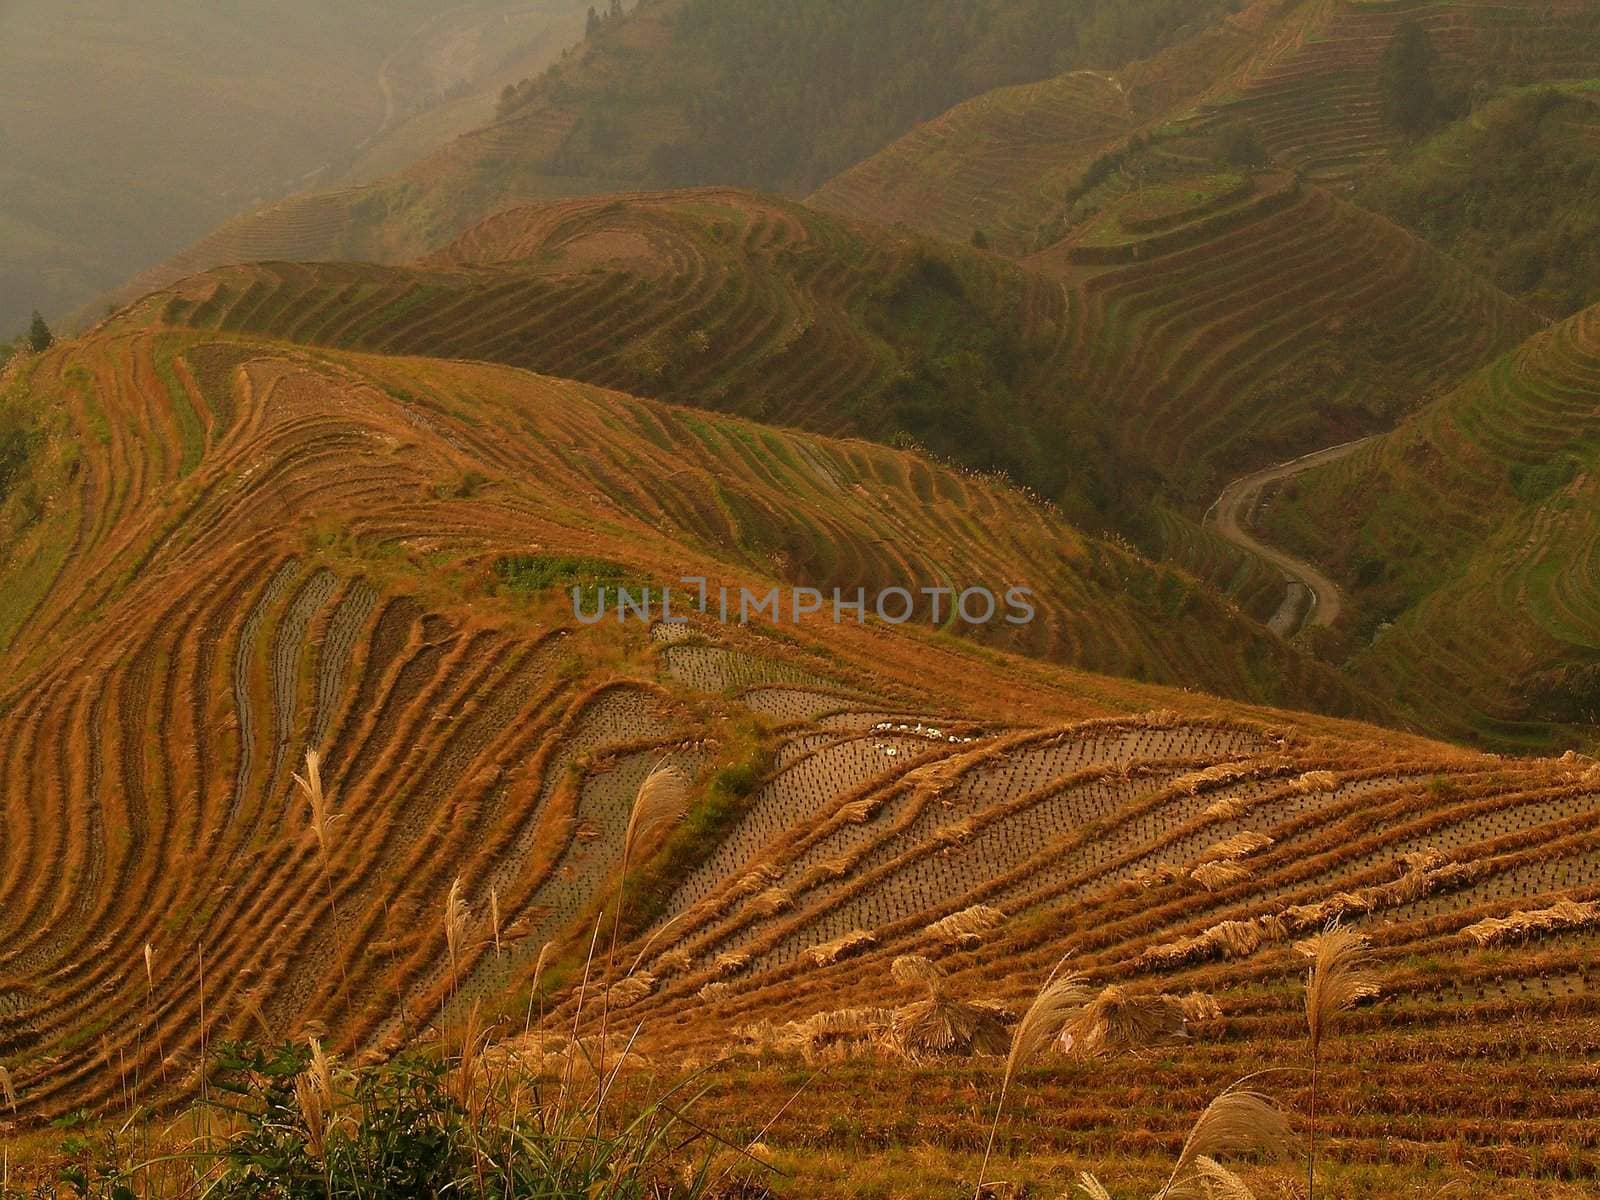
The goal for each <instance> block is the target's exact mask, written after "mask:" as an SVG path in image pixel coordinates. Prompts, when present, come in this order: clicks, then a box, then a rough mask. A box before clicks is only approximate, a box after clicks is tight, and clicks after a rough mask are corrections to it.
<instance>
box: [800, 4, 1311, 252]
mask: <svg viewBox="0 0 1600 1200" xmlns="http://www.w3.org/2000/svg"><path fill="white" fill-rule="evenodd" d="M1284 7H1285V6H1284V5H1282V4H1280V3H1278V0H1257V2H1256V3H1253V4H1249V5H1246V6H1245V7H1244V8H1243V9H1242V10H1241V11H1240V12H1237V13H1234V14H1231V15H1229V16H1228V17H1227V18H1226V19H1225V20H1223V21H1221V22H1219V23H1217V24H1216V25H1214V26H1212V27H1209V28H1207V29H1204V30H1201V31H1198V32H1197V33H1196V34H1195V35H1194V36H1193V37H1191V38H1187V39H1185V40H1183V41H1182V42H1180V43H1178V44H1177V45H1176V46H1174V47H1173V48H1172V49H1170V50H1168V51H1166V52H1164V53H1162V54H1160V55H1157V56H1156V57H1154V58H1153V59H1150V60H1147V61H1142V62H1135V63H1131V64H1129V65H1127V66H1124V67H1121V68H1119V69H1117V70H1115V71H1105V70H1098V71H1074V72H1070V73H1067V74H1064V75H1058V76H1056V77H1055V78H1052V79H1047V80H1042V81H1040V82H1036V83H1031V84H1026V85H1021V86H1017V87H1012V88H1004V89H998V90H996V91H992V92H988V93H985V94H984V95H981V96H977V97H975V98H974V99H972V100H969V101H967V102H966V103H964V104H958V105H956V106H955V107H954V108H952V109H950V110H949V111H948V112H946V113H944V114H943V115H941V116H939V117H937V118H936V119H934V120H931V121H927V122H924V123H923V124H921V125H919V126H917V128H915V129H913V130H911V131H910V132H908V133H906V134H905V135H904V136H903V137H901V138H899V139H897V140H896V141H894V142H893V143H891V144H890V145H888V146H886V147H885V148H884V149H883V150H881V151H879V152H878V153H877V154H874V155H872V156H871V157H870V158H867V159H865V160H864V161H862V162H860V163H858V164H857V165H855V166H853V167H852V168H850V169H849V170H848V171H844V172H842V173H841V174H839V175H838V176H836V177H835V178H833V179H830V180H829V181H828V182H827V183H826V184H824V185H823V186H822V187H821V188H820V189H818V190H817V192H816V193H815V194H814V195H812V196H811V198H810V200H809V201H808V203H809V204H811V205H812V206H813V207H815V208H819V209H821V210H823V211H825V212H833V213H838V214H840V215H842V216H848V217H853V218H857V219H862V220H871V221H877V222H881V223H883V224H893V223H904V224H906V225H909V226H910V227H912V228H913V229H919V230H922V231H923V232H925V233H930V234H933V235H935V236H938V237H944V238H948V239H950V240H952V241H960V242H965V241H967V240H968V239H970V238H972V237H973V235H974V234H975V233H977V232H981V233H982V235H983V237H984V238H985V239H987V240H988V241H989V242H990V243H991V244H992V245H993V246H994V248H995V249H996V250H998V251H1000V252H1002V253H1006V254H1026V253H1028V252H1029V251H1032V250H1036V249H1038V248H1039V245H1040V239H1041V237H1045V240H1046V241H1047V242H1048V241H1053V240H1054V238H1052V237H1048V236H1047V235H1045V233H1044V231H1045V230H1047V229H1049V228H1050V226H1051V224H1052V220H1053V219H1054V218H1057V217H1058V215H1059V214H1060V212H1061V208H1062V197H1063V195H1067V194H1071V193H1072V192H1073V191H1075V190H1077V189H1078V188H1079V187H1080V186H1081V182H1082V181H1083V179H1084V177H1085V176H1086V175H1089V174H1090V173H1091V171H1092V169H1093V168H1094V164H1096V163H1097V162H1101V161H1102V160H1103V165H1104V164H1108V163H1112V162H1114V161H1115V160H1116V159H1117V157H1118V156H1119V154H1120V153H1121V152H1123V151H1125V150H1126V148H1127V145H1128V143H1129V141H1130V138H1131V137H1132V136H1133V135H1134V134H1136V133H1140V134H1146V133H1147V132H1148V131H1147V129H1146V127H1147V126H1150V125H1151V124H1152V123H1153V122H1157V121H1159V120H1163V119H1166V118H1168V117H1171V116H1175V115H1178V114H1180V113H1182V111H1183V109H1184V108H1185V106H1186V105H1188V104H1189V103H1191V102H1192V101H1194V100H1195V99H1196V98H1197V97H1198V96H1200V95H1201V94H1202V93H1204V92H1205V91H1206V89H1208V88H1210V87H1212V86H1214V85H1215V83H1216V82H1217V80H1218V79H1219V78H1223V77H1226V76H1227V75H1228V74H1229V73H1230V72H1231V71H1234V70H1238V69H1240V67H1241V66H1242V64H1243V63H1244V62H1246V61H1248V60H1249V58H1250V56H1251V55H1252V54H1254V53H1257V52H1258V50H1259V47H1260V46H1261V44H1262V41H1263V40H1264V39H1267V38H1269V37H1271V36H1272V34H1273V31H1274V30H1276V29H1277V27H1278V26H1279V24H1280V23H1281V11H1280V10H1282V9H1283V8H1284Z"/></svg>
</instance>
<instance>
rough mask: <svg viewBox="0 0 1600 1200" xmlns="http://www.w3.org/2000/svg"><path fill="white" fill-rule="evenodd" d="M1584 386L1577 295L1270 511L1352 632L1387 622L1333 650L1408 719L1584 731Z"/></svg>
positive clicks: (1588, 616)
mask: <svg viewBox="0 0 1600 1200" xmlns="http://www.w3.org/2000/svg"><path fill="white" fill-rule="evenodd" d="M1597 392H1600V309H1588V310H1586V311H1585V312H1583V313H1581V314H1579V315H1578V316H1577V317H1574V318H1572V319H1570V320H1568V321H1566V322H1564V323H1562V324H1561V325H1558V326H1556V327H1554V328H1553V329H1550V330H1549V331H1547V332H1545V333H1542V334H1540V335H1538V336H1537V337H1535V338H1533V339H1532V340H1530V341H1529V342H1528V343H1527V344H1526V345H1524V346H1523V347H1521V348H1519V349H1518V350H1517V351H1516V352H1514V353H1512V354H1510V355H1507V356H1506V357H1504V358H1503V359H1501V360H1500V361H1499V362H1497V363H1495V364H1494V365H1493V366H1491V367H1488V368H1486V369H1485V370H1483V371H1481V372H1480V373H1479V374H1478V375H1476V376H1475V377H1474V378H1473V379H1471V380H1470V381H1468V382H1467V383H1466V384H1464V385H1462V386H1461V387H1459V388H1457V389H1455V390H1454V391H1452V392H1450V393H1449V394H1448V395H1446V396H1444V397H1442V398H1440V399H1439V400H1437V401H1436V402H1435V403H1434V404H1432V405H1431V406H1430V407H1429V408H1428V409H1426V410H1425V411H1424V412H1422V413H1421V414H1419V415H1418V416H1417V417H1415V418H1414V419H1412V420H1411V421H1408V422H1407V423H1406V424H1404V425H1402V426H1401V427H1400V428H1399V429H1398V430H1396V431H1395V432H1394V433H1392V434H1390V435H1389V436H1387V437H1385V438H1382V439H1380V440H1378V441H1377V442H1375V443H1373V444H1372V445H1371V446H1369V447H1367V448H1365V449H1363V450H1362V451H1361V452H1359V453H1358V454H1356V455H1354V456H1352V457H1350V458H1349V459H1346V460H1345V461H1343V462H1341V463H1339V464H1337V465H1334V466H1331V467H1328V468H1326V469H1324V470H1322V471H1318V472H1313V473H1311V474H1309V475H1307V476H1304V477H1303V478H1302V479H1301V480H1300V481H1299V482H1298V485H1297V486H1296V487H1295V489H1294V490H1292V491H1291V492H1289V493H1287V494H1286V495H1285V496H1283V497H1281V498H1280V499H1279V501H1278V502H1277V503H1276V504H1275V505H1274V506H1273V507H1272V509H1271V510H1270V512H1269V518H1268V529H1269V531H1271V532H1273V533H1274V534H1275V535H1276V536H1277V537H1279V538H1281V539H1283V540H1284V541H1286V542H1289V543H1291V544H1293V545H1295V546H1297V547H1299V548H1300V549H1302V550H1303V551H1305V552H1306V553H1307V554H1308V555H1310V556H1311V557H1312V558H1313V559H1315V560H1317V561H1320V562H1323V563H1326V564H1328V565H1330V566H1331V567H1332V568H1333V569H1334V570H1335V571H1337V572H1339V573H1340V575H1341V576H1342V578H1343V579H1344V580H1345V581H1346V582H1347V584H1348V585H1349V587H1350V588H1351V592H1352V595H1353V597H1354V599H1355V601H1356V603H1357V605H1358V616H1357V622H1358V623H1357V625H1356V628H1355V631H1354V632H1356V633H1357V634H1358V635H1360V636H1361V637H1362V639H1363V640H1364V639H1365V638H1366V637H1367V636H1370V634H1371V633H1372V632H1373V630H1374V627H1375V626H1376V625H1378V623H1380V622H1387V621H1393V622H1395V624H1394V627H1393V628H1392V629H1386V630H1383V631H1381V636H1378V637H1377V638H1376V640H1375V641H1374V642H1373V644H1372V645H1371V646H1370V648H1363V649H1361V650H1360V651H1359V653H1357V654H1356V656H1355V658H1354V659H1353V661H1352V664H1351V665H1352V669H1353V670H1354V671H1355V672H1356V673H1357V675H1358V676H1359V677H1361V678H1365V679H1369V680H1382V681H1383V684H1384V686H1385V687H1386V688H1388V689H1390V690H1391V692H1392V694H1395V695H1397V696H1398V697H1399V698H1400V700H1401V702H1402V703H1403V704H1405V705H1406V707H1407V708H1408V709H1409V710H1411V711H1412V712H1413V714H1414V717H1415V719H1416V720H1417V721H1419V722H1420V723H1423V724H1425V725H1428V726H1430V727H1432V728H1436V729H1440V730H1445V731H1449V732H1451V733H1454V734H1456V735H1458V736H1477V737H1486V738H1489V739H1492V740H1494V741H1496V742H1503V741H1510V742H1512V743H1513V744H1516V743H1526V744H1530V745H1535V746H1538V745H1549V744H1551V743H1552V742H1570V741H1571V740H1573V739H1578V740H1579V741H1580V742H1582V741H1585V740H1587V739H1588V738H1589V737H1590V736H1592V730H1591V729H1589V728H1587V727H1588V726H1589V725H1590V724H1591V722H1592V721H1593V716H1594V712H1595V711H1596V698H1597V693H1596V692H1595V678H1596V667H1595V664H1596V661H1597V659H1596V650H1597V646H1600V636H1597V635H1600V617H1597V615H1596V610H1595V607H1594V605H1593V604H1592V603H1591V602H1590V599H1589V593H1590V590H1591V589H1590V585H1589V583H1588V580H1589V577H1590V575H1591V574H1592V571H1593V567H1594V561H1593V553H1592V543H1593V536H1594V523H1595V512H1596V509H1595V506H1594V504H1593V500H1592V497H1591V495H1590V476H1591V473H1592V471H1593V470H1594V466H1595V448H1596V445H1595V443H1596V437H1597V435H1600V430H1597V427H1596V423H1595V396H1596V394H1597Z"/></svg>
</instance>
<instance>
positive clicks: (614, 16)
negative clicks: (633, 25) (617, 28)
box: [608, 0, 622, 21]
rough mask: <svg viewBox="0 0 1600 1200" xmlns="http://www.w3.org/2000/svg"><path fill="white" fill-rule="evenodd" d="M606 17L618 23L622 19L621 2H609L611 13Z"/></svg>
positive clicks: (616, 0)
mask: <svg viewBox="0 0 1600 1200" xmlns="http://www.w3.org/2000/svg"><path fill="white" fill-rule="evenodd" d="M608 17H609V19H610V20H613V21H620V20H621V19H622V0H611V12H610V13H609V14H608Z"/></svg>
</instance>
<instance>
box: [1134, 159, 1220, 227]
mask: <svg viewBox="0 0 1600 1200" xmlns="http://www.w3.org/2000/svg"><path fill="white" fill-rule="evenodd" d="M1249 191H1250V178H1249V176H1247V175H1240V174H1238V173H1236V172H1228V173H1226V174H1222V175H1208V176H1205V177H1203V178H1200V179H1186V180H1181V181H1178V182H1175V183H1163V184H1158V185H1156V186H1155V187H1148V188H1144V189H1143V190H1142V191H1138V192H1135V193H1134V194H1133V195H1132V196H1130V197H1128V199H1127V200H1126V201H1125V202H1124V203H1123V204H1122V205H1121V206H1120V207H1119V208H1118V209H1117V223H1118V224H1119V225H1121V226H1122V228H1123V229H1126V230H1128V231H1129V232H1130V233H1150V232H1153V231H1155V230H1158V229H1170V228H1172V227H1173V226H1174V225H1178V224H1182V223H1183V222H1184V221H1188V220H1191V219H1193V218H1195V217H1198V216H1201V215H1203V214H1204V213H1207V212H1210V211H1211V210H1212V209H1213V208H1215V207H1216V206H1218V205H1221V204H1226V203H1228V202H1229V201H1232V200H1237V199H1241V198H1242V197H1244V196H1245V195H1246V194H1248V192H1249Z"/></svg>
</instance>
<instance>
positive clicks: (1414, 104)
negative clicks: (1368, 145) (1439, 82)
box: [1378, 21, 1439, 136]
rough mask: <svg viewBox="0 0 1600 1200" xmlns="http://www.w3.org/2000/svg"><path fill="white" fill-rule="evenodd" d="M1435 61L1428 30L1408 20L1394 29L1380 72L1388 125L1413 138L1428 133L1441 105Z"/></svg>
mask: <svg viewBox="0 0 1600 1200" xmlns="http://www.w3.org/2000/svg"><path fill="white" fill-rule="evenodd" d="M1433 62H1434V52H1433V43H1432V41H1430V40H1429V38H1428V32H1427V30H1425V29H1423V28H1422V26H1421V25H1418V24H1417V23H1416V22H1415V21H1406V22H1405V23H1404V24H1402V25H1401V26H1400V28H1398V29H1396V30H1395V32H1394V37H1393V38H1391V39H1390V40H1389V47H1388V49H1386V50H1385V51H1384V52H1383V64H1382V66H1381V67H1380V68H1379V73H1378V90H1379V94H1380V97H1381V99H1382V105H1383V122H1384V124H1385V125H1387V126H1389V127H1390V128H1391V129H1398V130H1400V131H1401V132H1402V133H1405V134H1409V135H1411V136H1415V135H1417V134H1420V133H1423V132H1424V131H1426V130H1427V128H1428V126H1429V125H1430V124H1431V123H1432V121H1433V119H1434V117H1435V116H1436V115H1437V112H1438V106H1439V98H1438V95H1437V93H1436V92H1435V91H1434V87H1433Z"/></svg>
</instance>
